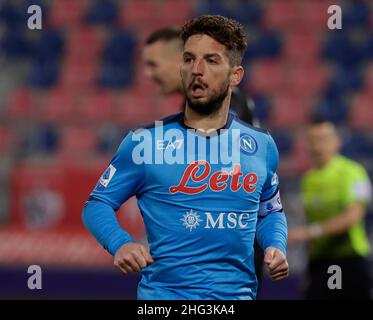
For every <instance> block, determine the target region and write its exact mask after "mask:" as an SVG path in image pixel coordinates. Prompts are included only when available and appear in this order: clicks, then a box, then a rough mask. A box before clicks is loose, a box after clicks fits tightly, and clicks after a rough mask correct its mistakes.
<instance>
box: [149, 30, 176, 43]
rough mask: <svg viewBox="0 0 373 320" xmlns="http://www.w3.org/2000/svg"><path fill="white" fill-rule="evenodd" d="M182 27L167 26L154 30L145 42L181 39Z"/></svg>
mask: <svg viewBox="0 0 373 320" xmlns="http://www.w3.org/2000/svg"><path fill="white" fill-rule="evenodd" d="M180 34H181V29H180V28H177V27H167V28H162V29H159V30H156V31H154V32H153V33H152V34H150V35H149V36H148V38H147V39H146V41H145V44H147V45H148V44H153V43H155V42H158V41H162V40H163V41H171V40H176V39H180V41H181V38H180Z"/></svg>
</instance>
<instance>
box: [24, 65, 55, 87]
mask: <svg viewBox="0 0 373 320" xmlns="http://www.w3.org/2000/svg"><path fill="white" fill-rule="evenodd" d="M58 74H59V65H58V62H57V61H56V60H55V59H46V60H40V61H39V60H37V59H35V60H34V61H33V63H32V67H31V70H30V73H29V75H28V79H27V82H28V84H30V85H31V86H33V87H37V88H38V87H40V88H46V87H50V86H52V85H53V84H55V83H56V81H57V79H58Z"/></svg>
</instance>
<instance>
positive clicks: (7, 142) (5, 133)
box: [0, 126, 14, 155]
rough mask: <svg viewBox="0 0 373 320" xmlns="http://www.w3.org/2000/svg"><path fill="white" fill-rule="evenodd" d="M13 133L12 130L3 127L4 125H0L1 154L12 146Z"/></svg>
mask: <svg viewBox="0 0 373 320" xmlns="http://www.w3.org/2000/svg"><path fill="white" fill-rule="evenodd" d="M13 140H14V139H13V135H12V131H11V130H10V129H9V128H7V127H5V126H0V153H1V154H4V155H5V154H6V153H7V152H9V151H10V150H11V148H12V144H13V142H14V141H13Z"/></svg>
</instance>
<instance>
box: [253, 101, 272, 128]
mask: <svg viewBox="0 0 373 320" xmlns="http://www.w3.org/2000/svg"><path fill="white" fill-rule="evenodd" d="M251 98H252V99H253V101H254V105H255V110H254V114H255V116H256V117H257V118H258V119H259V121H260V123H263V122H264V123H265V122H267V119H268V117H269V113H270V109H271V103H270V101H269V98H268V97H266V96H264V95H252V96H251Z"/></svg>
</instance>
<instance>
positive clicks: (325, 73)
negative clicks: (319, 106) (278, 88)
mask: <svg viewBox="0 0 373 320" xmlns="http://www.w3.org/2000/svg"><path fill="white" fill-rule="evenodd" d="M282 63H283V65H284V69H285V70H286V74H287V76H286V77H285V78H284V79H283V80H282V81H283V83H284V90H285V91H290V92H301V93H302V94H303V95H305V96H318V95H320V94H322V93H323V92H324V91H325V90H326V89H327V86H328V81H329V78H330V71H329V68H328V67H327V66H326V65H325V64H322V63H321V62H319V61H317V60H309V61H306V62H296V61H294V60H292V59H289V60H284V61H283V62H282Z"/></svg>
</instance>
